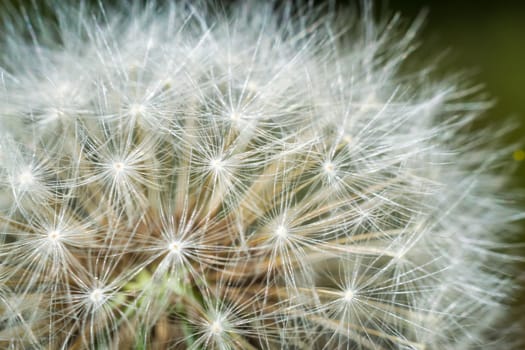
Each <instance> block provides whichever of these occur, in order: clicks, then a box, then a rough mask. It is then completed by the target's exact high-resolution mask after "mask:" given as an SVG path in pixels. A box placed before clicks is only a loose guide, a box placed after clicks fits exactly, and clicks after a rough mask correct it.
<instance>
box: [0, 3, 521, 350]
mask: <svg viewBox="0 0 525 350" xmlns="http://www.w3.org/2000/svg"><path fill="white" fill-rule="evenodd" d="M82 3H83V2H82ZM363 3H365V2H363ZM364 7H365V9H364V10H362V11H361V12H359V13H357V12H356V13H355V15H354V13H353V12H352V13H346V14H345V15H344V16H341V17H338V16H336V15H335V14H334V13H331V11H328V14H324V15H321V14H320V12H319V11H318V10H317V9H315V8H311V7H308V6H291V5H284V6H277V5H276V4H274V3H271V4H256V3H255V1H253V2H252V1H249V2H239V3H237V4H234V5H232V6H227V7H221V6H218V5H217V4H215V5H210V4H208V5H206V4H205V3H201V2H199V3H198V4H191V2H189V1H187V2H184V1H182V2H176V3H170V4H169V5H166V6H158V5H156V4H155V3H154V2H151V3H149V4H148V5H145V6H135V5H131V6H125V5H120V6H116V7H115V8H111V7H107V8H105V9H104V8H98V9H91V8H89V6H87V5H85V4H84V3H83V5H79V6H63V5H59V4H58V2H57V3H56V4H53V5H52V6H51V7H50V8H48V9H47V10H51V14H52V15H51V16H46V17H44V16H41V15H40V12H39V11H38V9H37V11H35V13H29V12H25V11H23V13H24V15H23V16H19V17H16V16H15V17H12V18H8V17H7V15H5V17H4V21H3V26H4V27H3V30H4V34H3V35H2V43H1V51H2V55H1V57H0V133H1V140H0V185H1V188H0V191H1V192H0V205H1V207H0V210H1V212H0V347H2V348H5V349H23V348H27V349H29V348H31V349H81V348H82V349H84V348H89V349H103V348H104V349H106V348H112V349H146V348H147V349H167V348H177V349H182V348H187V349H204V348H205V349H221V350H222V349H420V350H423V349H426V350H430V349H470V348H478V347H479V346H481V345H483V346H489V345H488V343H487V342H486V337H485V335H486V334H487V333H488V331H489V330H490V329H491V327H492V325H493V323H494V321H495V320H496V319H497V317H499V316H500V314H501V313H502V312H503V311H504V307H503V303H504V302H505V300H506V298H507V296H508V294H509V291H510V287H511V286H512V283H511V279H510V278H509V277H508V274H510V265H511V262H512V258H511V257H510V256H506V255H504V254H503V253H501V248H502V247H504V245H503V244H502V243H501V242H502V239H503V237H502V236H503V234H505V233H506V232H508V227H509V224H510V222H511V221H512V218H513V217H514V218H515V217H516V216H515V212H514V210H513V209H512V208H510V207H509V205H508V204H507V203H506V202H504V201H503V200H502V199H501V198H498V193H499V191H500V189H501V186H502V183H503V181H502V180H503V179H502V178H501V177H500V176H496V175H493V173H491V167H494V166H495V165H497V160H498V158H500V155H501V154H502V153H503V152H506V150H495V149H488V148H487V147H485V146H484V143H485V142H484V140H485V139H486V137H487V136H489V134H488V133H487V134H479V135H472V134H465V132H464V131H465V129H466V128H465V126H468V125H469V124H470V123H471V121H472V120H473V118H475V117H476V116H477V115H479V113H480V112H482V111H483V110H485V108H487V106H488V104H487V103H485V102H484V101H483V100H481V101H477V100H476V98H475V96H476V95H475V91H472V90H469V89H466V88H465V87H464V84H462V83H461V78H460V79H452V78H451V79H445V80H441V81H434V80H432V79H431V78H429V76H430V75H429V70H430V69H423V70H417V71H412V72H411V73H408V74H407V73H404V74H401V73H400V72H399V70H400V67H401V65H402V64H403V62H404V61H405V58H406V56H407V54H408V53H410V52H411V51H412V49H413V46H414V35H415V33H416V32H417V29H418V26H419V24H420V22H419V21H418V22H416V23H414V24H413V25H412V26H410V27H408V28H404V27H403V25H402V24H401V22H400V20H399V18H398V17H397V16H395V17H393V18H391V19H389V20H387V21H381V22H375V21H373V20H372V16H371V15H370V9H369V8H368V7H367V6H364ZM44 12H46V11H42V12H41V13H44ZM47 12H49V11H47ZM346 15H349V16H347V17H345V16H346ZM430 68H432V67H430ZM484 342H485V343H484Z"/></svg>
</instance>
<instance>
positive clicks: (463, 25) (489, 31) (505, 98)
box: [380, 0, 525, 232]
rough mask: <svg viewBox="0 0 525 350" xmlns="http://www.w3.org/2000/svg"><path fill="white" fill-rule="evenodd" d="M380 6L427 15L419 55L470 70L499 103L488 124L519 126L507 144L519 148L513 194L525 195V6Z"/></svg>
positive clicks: (404, 2)
mask: <svg viewBox="0 0 525 350" xmlns="http://www.w3.org/2000/svg"><path fill="white" fill-rule="evenodd" d="M380 6H381V7H383V8H388V9H390V10H392V11H396V12H400V13H401V14H402V15H403V17H404V18H407V19H408V20H411V19H414V18H416V17H417V16H418V15H419V14H420V13H422V11H425V13H426V24H425V26H424V27H423V30H422V32H421V33H420V37H419V39H420V41H421V45H422V47H421V51H423V52H425V53H426V54H427V55H433V54H434V55H439V54H441V53H443V52H444V51H445V50H446V51H447V52H446V59H445V60H444V62H443V63H444V64H443V65H442V66H441V67H440V68H441V69H442V70H443V71H449V72H456V71H460V70H467V71H469V72H471V73H473V75H472V76H471V79H472V80H473V82H474V83H482V84H484V85H485V91H486V92H487V93H488V94H489V95H490V96H491V97H492V98H494V99H495V100H496V104H495V106H494V107H493V108H492V109H491V110H490V111H488V113H487V118H486V119H485V123H486V124H489V125H499V124H503V123H507V122H511V121H513V122H515V123H516V128H514V130H513V131H512V132H511V133H510V134H509V135H508V136H507V139H506V140H505V143H507V144H514V143H516V144H517V146H516V147H514V149H513V151H512V152H509V155H508V160H509V163H514V164H512V165H509V167H515V168H516V173H515V178H514V185H515V186H516V187H515V190H516V191H518V189H522V190H525V159H523V158H525V153H522V152H523V151H525V1H511V0H508V1H505V0H503V1H485V0H477V1H475V0H456V1H447V0H445V1H439V0H434V1H432V0H390V1H387V2H381V4H380ZM520 144H521V145H520ZM524 232H525V230H524Z"/></svg>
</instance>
